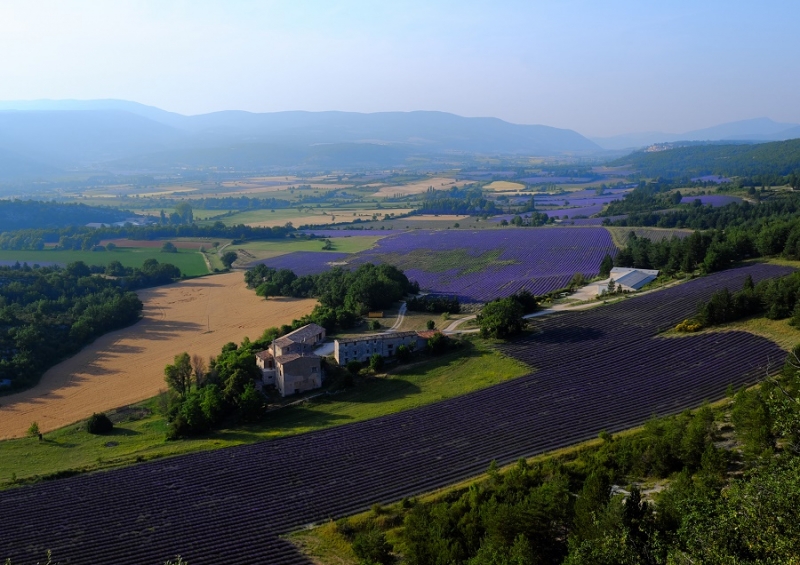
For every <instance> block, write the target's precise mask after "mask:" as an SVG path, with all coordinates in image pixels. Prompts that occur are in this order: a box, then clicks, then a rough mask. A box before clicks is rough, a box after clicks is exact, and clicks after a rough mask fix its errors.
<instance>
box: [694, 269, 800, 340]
mask: <svg viewBox="0 0 800 565" xmlns="http://www.w3.org/2000/svg"><path fill="white" fill-rule="evenodd" d="M755 314H763V315H764V316H766V317H767V318H769V319H770V320H781V319H785V318H789V317H791V320H790V322H789V323H790V324H791V325H793V326H795V327H798V328H800V272H796V273H792V274H791V275H787V276H784V277H780V278H775V279H768V280H764V281H761V282H760V283H758V284H757V285H755V284H753V279H752V278H751V277H750V276H748V277H747V279H746V280H745V282H744V286H743V287H742V289H741V290H739V291H737V292H731V291H730V290H728V289H727V288H723V289H722V290H719V291H717V292H715V293H714V294H712V295H711V298H709V299H708V301H706V302H704V303H702V304H700V305H699V306H698V308H697V314H696V315H695V318H694V320H692V321H687V322H684V323H683V324H682V326H683V329H684V331H696V330H698V329H700V328H701V327H705V326H713V325H717V324H725V323H728V322H733V321H736V320H739V319H741V318H744V317H746V316H752V315H755ZM692 322H694V323H692Z"/></svg>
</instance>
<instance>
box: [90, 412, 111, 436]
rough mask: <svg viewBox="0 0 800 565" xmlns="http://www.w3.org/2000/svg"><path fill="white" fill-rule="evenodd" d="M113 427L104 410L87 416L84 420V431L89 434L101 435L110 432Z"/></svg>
mask: <svg viewBox="0 0 800 565" xmlns="http://www.w3.org/2000/svg"><path fill="white" fill-rule="evenodd" d="M113 429H114V424H113V422H112V421H111V420H110V419H109V417H108V416H106V414H105V412H100V413H99V414H97V413H94V414H92V415H91V416H89V420H87V422H86V431H87V432H89V433H90V434H96V435H102V434H107V433H110V432H111V430H113Z"/></svg>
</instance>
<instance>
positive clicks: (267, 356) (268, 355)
mask: <svg viewBox="0 0 800 565" xmlns="http://www.w3.org/2000/svg"><path fill="white" fill-rule="evenodd" d="M271 358H272V353H271V352H270V351H269V350H267V349H265V350H264V351H259V352H258V353H256V359H271Z"/></svg>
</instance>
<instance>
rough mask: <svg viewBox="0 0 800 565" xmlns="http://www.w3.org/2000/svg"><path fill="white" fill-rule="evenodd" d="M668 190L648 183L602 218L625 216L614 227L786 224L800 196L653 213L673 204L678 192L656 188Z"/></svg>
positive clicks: (799, 205) (798, 210)
mask: <svg viewBox="0 0 800 565" xmlns="http://www.w3.org/2000/svg"><path fill="white" fill-rule="evenodd" d="M669 186H670V185H665V184H663V183H661V184H653V183H651V184H648V185H645V188H642V189H640V188H637V189H635V190H634V191H633V192H631V193H630V194H629V195H627V196H626V197H625V198H624V199H622V200H617V201H615V202H612V203H611V204H609V207H608V208H607V209H606V211H605V212H603V214H604V215H606V216H613V215H617V214H629V216H628V217H627V218H625V219H620V220H616V221H614V222H611V221H610V220H609V222H608V223H609V225H615V226H653V227H659V228H690V229H697V230H707V229H718V230H724V229H728V228H731V227H748V228H749V227H753V226H758V225H763V224H766V223H769V222H771V221H775V220H788V219H792V218H794V217H796V216H797V214H798V213H800V195H798V194H794V193H781V194H775V195H771V196H770V199H769V200H764V201H762V202H760V203H759V204H758V205H753V204H750V203H749V202H746V201H744V202H740V203H736V202H734V203H731V204H728V205H727V206H722V207H717V208H714V207H711V206H696V205H694V204H691V205H689V206H683V207H681V208H679V209H671V210H669V211H661V212H658V213H656V211H658V210H663V209H664V208H667V207H669V206H666V204H667V203H668V202H672V201H674V200H677V195H678V194H679V193H678V192H676V193H673V194H674V195H675V196H672V194H664V193H660V192H658V191H657V189H658V187H662V188H663V187H669ZM654 191H656V192H654ZM629 199H630V202H629Z"/></svg>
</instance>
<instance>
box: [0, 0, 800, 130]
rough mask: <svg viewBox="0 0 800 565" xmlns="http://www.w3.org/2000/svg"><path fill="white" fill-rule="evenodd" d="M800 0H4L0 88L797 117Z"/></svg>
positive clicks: (705, 117) (591, 114) (654, 118)
mask: <svg viewBox="0 0 800 565" xmlns="http://www.w3.org/2000/svg"><path fill="white" fill-rule="evenodd" d="M798 21H800V2H797V1H796V0H759V1H755V0H752V1H751V0H746V1H741V0H724V1H722V0H720V1H717V0H710V1H706V0H692V1H670V0H661V1H659V2H652V1H649V0H635V1H614V0H593V1H588V0H586V1H583V0H575V1H567V0H559V1H555V0H552V1H546V0H528V1H526V2H514V1H506V2H504V1H502V0H494V1H488V2H469V1H465V0H457V1H453V2H450V1H441V2H440V1H435V0H427V1H420V2H403V1H400V0H393V1H391V2H379V1H375V0H372V1H365V2H336V1H334V0H327V1H320V2H310V1H309V2H303V1H301V0H294V1H285V2H270V1H245V0H239V1H237V0H225V1H202V0H191V1H188V0H187V1H177V0H175V1H170V0H158V1H153V2H151V1H145V0H135V1H124V0H85V1H80V0H57V1H41V0H3V1H2V3H0V100H20V99H41V98H52V99H60V98H77V99H93V98H121V99H126V100H135V101H137V102H142V103H145V104H151V105H154V106H158V107H161V108H164V109H167V110H172V111H176V112H180V113H183V114H197V113H204V112H210V111H215V110H228V109H239V110H249V111H254V112H271V111H279V110H348V111H359V112H376V111H390V110H442V111H447V112H453V113H456V114H461V115H464V116H496V117H499V118H503V119H505V120H508V121H511V122H516V123H528V124H533V123H540V124H546V125H551V126H556V127H565V128H571V129H575V130H577V131H579V132H581V133H583V134H584V135H614V134H617V133H626V132H632V131H646V130H662V131H668V132H683V131H686V130H690V129H696V128H701V127H707V126H711V125H716V124H718V123H721V122H726V121H732V120H739V119H747V118H755V117H761V116H766V117H770V118H772V119H774V120H777V121H785V122H800V39H799V38H800V35H798Z"/></svg>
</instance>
